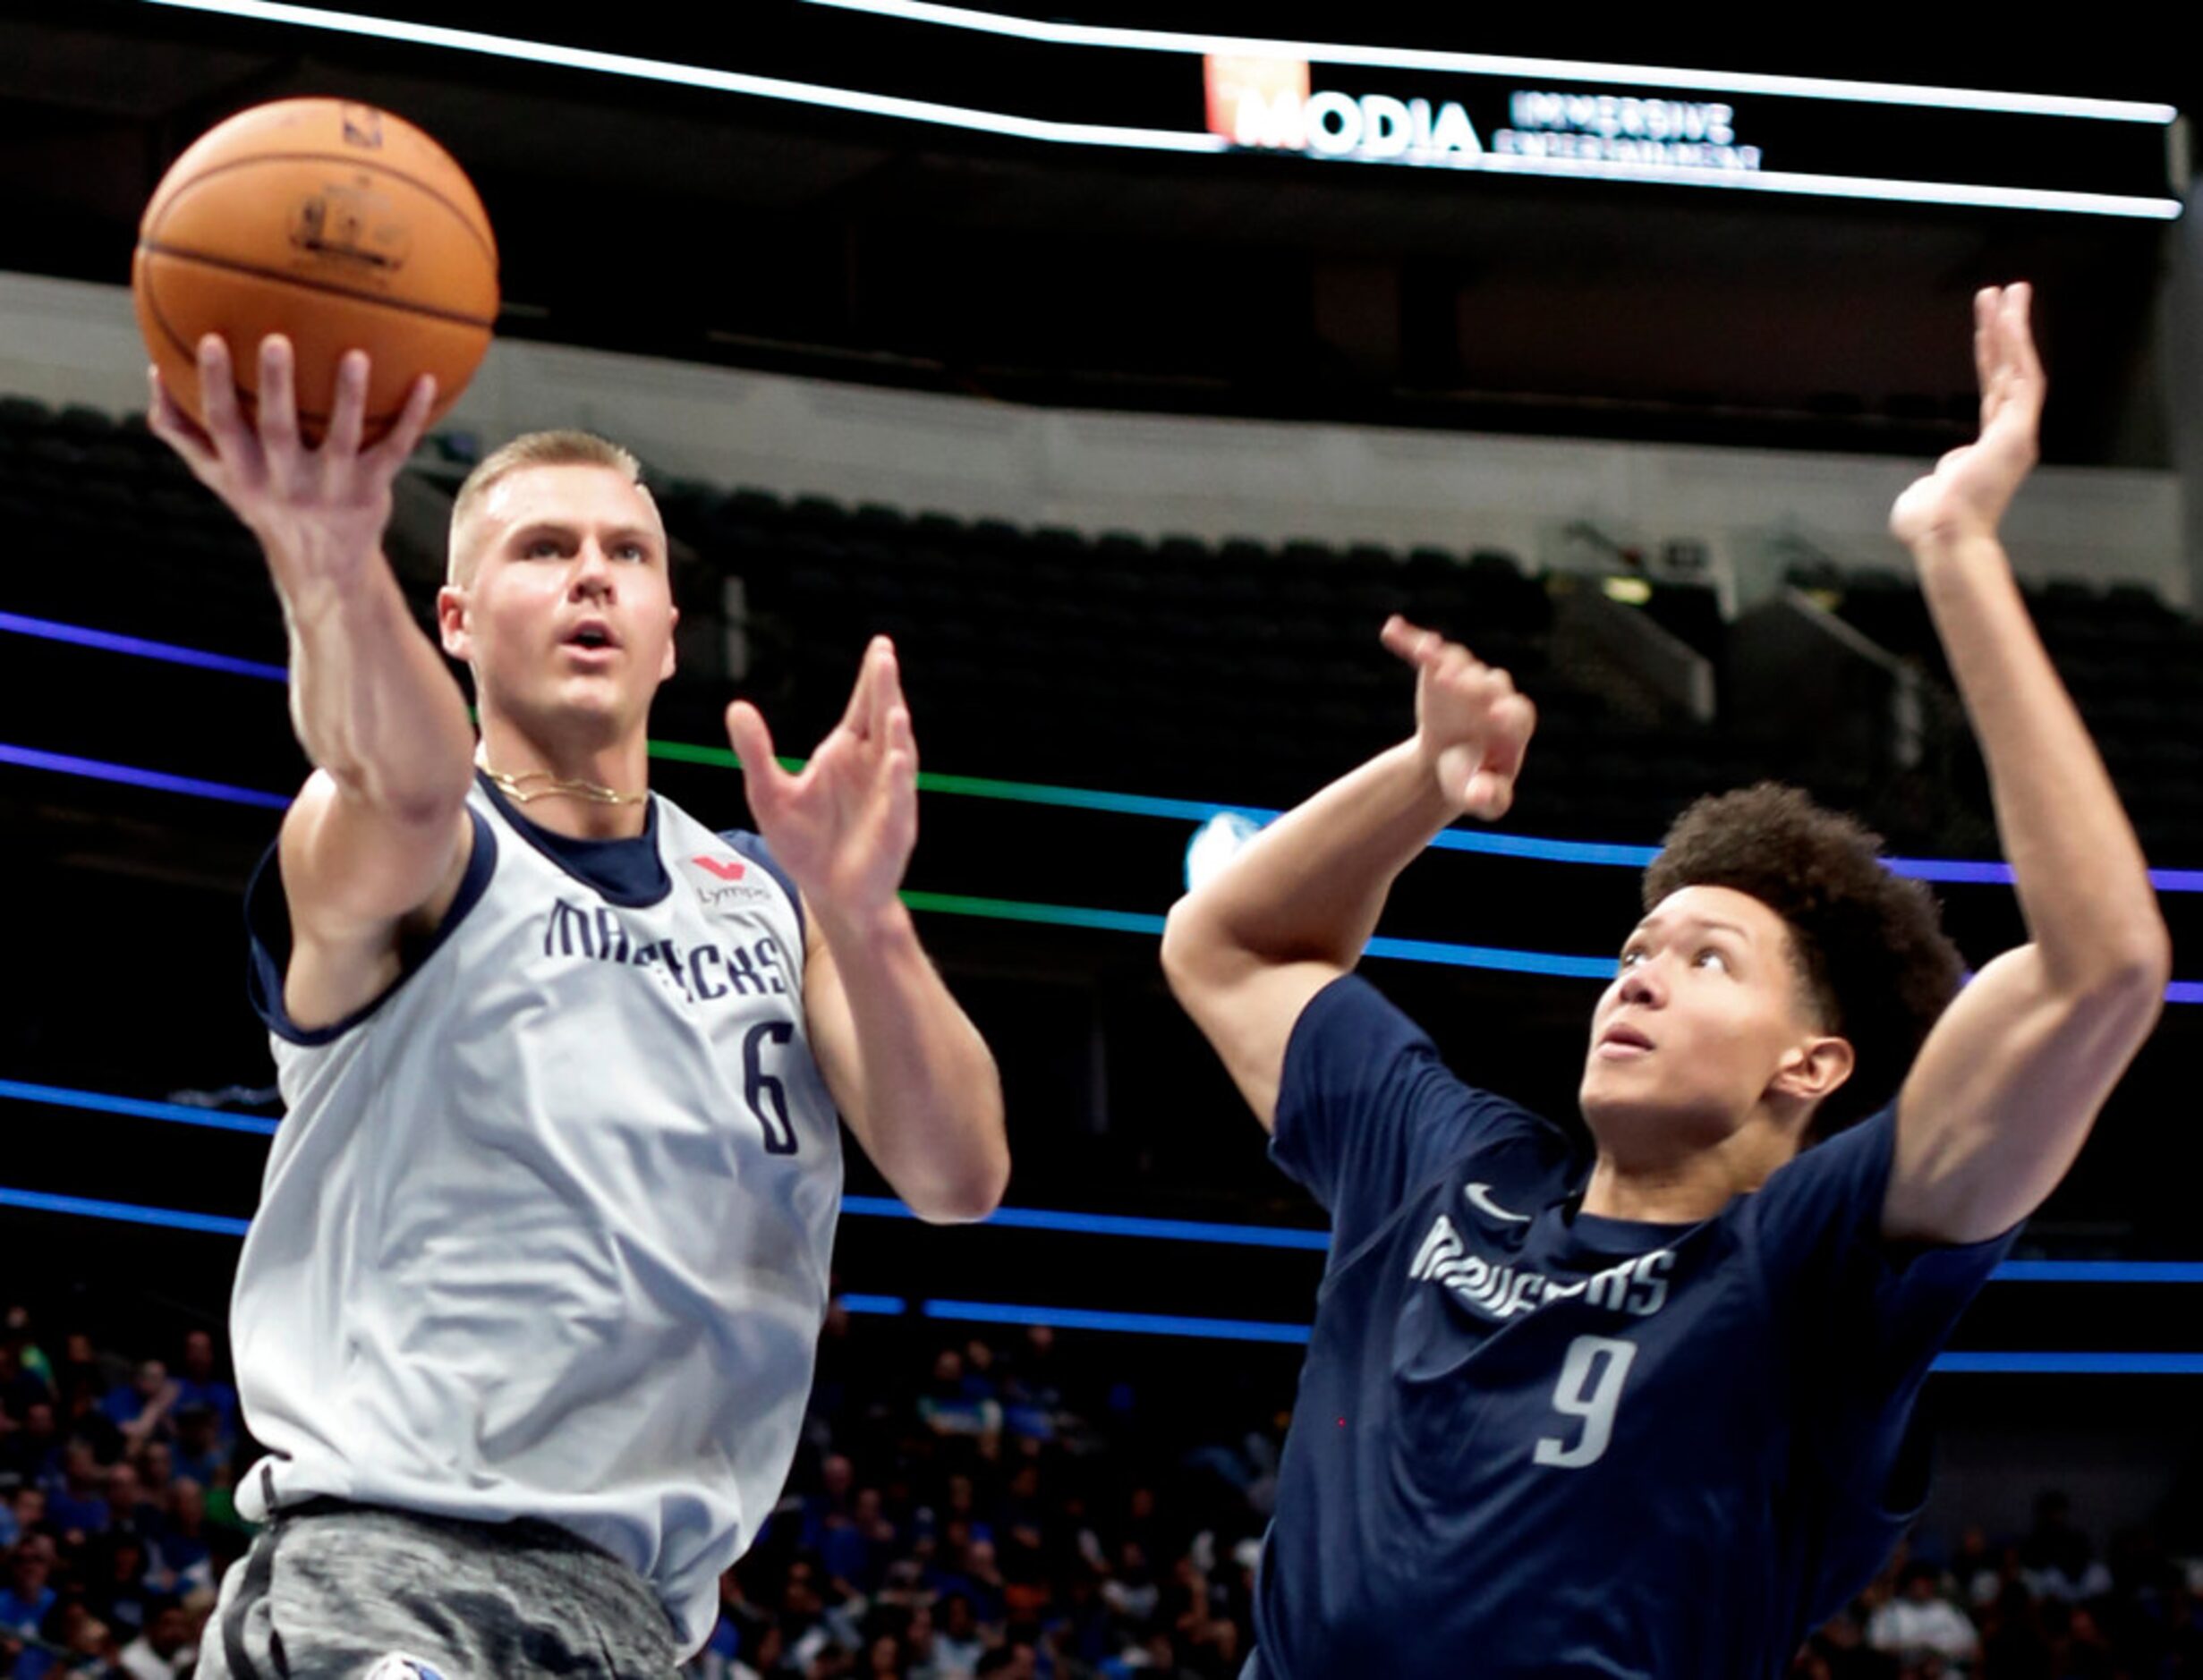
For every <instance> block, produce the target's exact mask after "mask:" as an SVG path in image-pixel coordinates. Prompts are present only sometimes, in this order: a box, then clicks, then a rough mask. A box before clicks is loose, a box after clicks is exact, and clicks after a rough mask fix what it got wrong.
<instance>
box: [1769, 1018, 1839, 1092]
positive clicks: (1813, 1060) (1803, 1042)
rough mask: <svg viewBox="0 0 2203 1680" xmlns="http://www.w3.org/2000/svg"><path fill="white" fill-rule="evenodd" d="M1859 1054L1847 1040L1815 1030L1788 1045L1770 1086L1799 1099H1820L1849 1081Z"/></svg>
mask: <svg viewBox="0 0 2203 1680" xmlns="http://www.w3.org/2000/svg"><path fill="white" fill-rule="evenodd" d="M1858 1066H1859V1054H1858V1052H1857V1051H1855V1050H1853V1049H1852V1048H1851V1042H1850V1039H1840V1038H1838V1037H1836V1036H1835V1035H1834V1034H1833V1033H1818V1034H1816V1035H1815V1036H1814V1037H1812V1038H1809V1039H1800V1040H1799V1042H1798V1043H1797V1044H1795V1045H1793V1046H1791V1047H1790V1050H1789V1051H1788V1052H1786V1053H1785V1054H1784V1056H1783V1057H1782V1065H1781V1066H1780V1067H1778V1068H1776V1069H1775V1073H1774V1078H1773V1081H1772V1082H1770V1088H1771V1089H1772V1090H1775V1091H1778V1092H1780V1093H1781V1094H1782V1095H1783V1096H1785V1097H1788V1098H1790V1099H1793V1100H1796V1101H1799V1102H1808V1103H1812V1102H1819V1101H1820V1100H1821V1099H1824V1098H1825V1097H1827V1096H1828V1095H1830V1094H1831V1093H1832V1092H1833V1091H1834V1090H1837V1089H1838V1088H1839V1087H1840V1086H1842V1085H1843V1084H1844V1083H1845V1082H1847V1081H1849V1080H1850V1077H1851V1074H1852V1073H1853V1072H1855V1071H1856V1070H1857V1068H1858Z"/></svg>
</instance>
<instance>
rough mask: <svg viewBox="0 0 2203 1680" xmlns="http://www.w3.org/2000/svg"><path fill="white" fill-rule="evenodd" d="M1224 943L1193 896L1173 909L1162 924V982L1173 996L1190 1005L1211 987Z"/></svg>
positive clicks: (1179, 901) (1183, 900)
mask: <svg viewBox="0 0 2203 1680" xmlns="http://www.w3.org/2000/svg"><path fill="white" fill-rule="evenodd" d="M1223 950H1224V941H1223V938H1222V937H1221V934H1220V933H1219V931H1218V929H1217V927H1216V923H1215V921H1214V919H1213V918H1212V917H1211V916H1209V915H1207V914H1206V913H1204V910H1203V907H1202V906H1201V904H1199V903H1198V902H1197V900H1196V899H1195V898H1194V897H1192V896H1187V897H1185V898H1181V899H1179V900H1178V903H1177V904H1173V905H1171V906H1170V914H1169V915H1168V916H1166V917H1165V918H1164V919H1163V924H1162V953H1161V955H1162V978H1163V980H1164V982H1165V984H1167V985H1168V986H1169V987H1170V995H1171V996H1172V997H1176V998H1177V999H1178V1002H1180V1003H1181V1004H1190V1003H1191V1001H1192V998H1193V995H1194V994H1195V993H1197V992H1199V991H1200V990H1201V989H1202V988H1204V986H1205V985H1207V984H1208V983H1210V982H1211V981H1212V979H1213V977H1214V975H1215V973H1216V971H1217V969H1218V967H1219V963H1220V959H1221V956H1222V955H1223Z"/></svg>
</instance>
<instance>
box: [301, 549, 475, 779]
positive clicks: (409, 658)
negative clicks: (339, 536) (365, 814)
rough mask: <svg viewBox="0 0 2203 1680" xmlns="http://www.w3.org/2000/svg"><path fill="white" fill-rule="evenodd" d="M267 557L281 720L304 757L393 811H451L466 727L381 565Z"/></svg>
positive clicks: (465, 773) (461, 700)
mask: <svg viewBox="0 0 2203 1680" xmlns="http://www.w3.org/2000/svg"><path fill="white" fill-rule="evenodd" d="M271 565H272V569H274V570H275V571H276V576H277V580H278V585H279V589H280V592H281V594H282V597H283V603H284V616H285V623H286V624H287V626H288V628H289V632H290V641H291V721H292V725H293V727H294V728H295V729H296V731H297V733H298V738H299V741H300V743H301V744H302V746H304V748H305V749H306V753H307V756H308V757H309V758H310V759H312V760H313V762H314V764H315V765H316V766H317V767H318V768H320V769H323V770H326V771H327V772H328V774H329V775H330V776H333V777H334V778H335V779H336V782H337V783H338V785H341V786H342V787H343V788H344V790H345V791H346V792H347V793H351V794H353V796H355V797H358V798H361V799H364V800H366V801H367V802H370V804H372V805H374V806H375V807H376V808H377V809H379V810H384V811H387V812H388V813H390V814H391V815H393V816H396V817H398V818H401V819H404V818H409V817H413V816H419V817H421V818H422V819H433V818H435V817H436V816H438V814H439V813H447V812H448V811H450V810H453V809H455V807H456V806H457V805H458V803H459V802H461V801H463V800H464V798H465V797H466V789H467V784H468V781H469V779H470V778H471V776H472V761H473V751H474V730H473V725H472V723H471V722H470V721H469V720H468V717H467V711H466V700H465V697H464V695H463V694H462V693H461V692H460V691H459V685H458V684H457V683H455V681H453V679H452V675H451V673H450V672H449V671H448V670H447V668H446V667H445V665H444V660H443V656H442V655H441V654H440V653H439V652H438V650H437V649H435V647H433V646H432V645H431V644H430V641H429V640H428V638H427V637H425V636H424V635H422V634H421V630H420V627H419V626H418V625H417V624H414V623H413V615H412V614H411V613H410V612H409V611H408V610H407V608H406V605H405V598H404V595H403V594H402V593H401V592H400V591H399V589H398V586H397V580H396V578H395V577H393V576H392V575H391V573H390V567H389V565H388V564H387V562H386V561H385V560H384V559H383V558H382V556H381V555H380V554H379V553H371V554H370V555H368V556H364V557H362V558H361V559H358V560H356V561H352V562H348V563H347V564H344V565H343V566H342V567H316V568H315V569H314V571H313V572H312V573H311V574H310V575H302V573H303V571H304V569H303V568H302V567H299V566H297V565H296V564H291V563H289V561H288V560H287V559H286V562H285V563H284V564H276V563H274V562H272V561H271ZM286 573H287V574H288V575H286Z"/></svg>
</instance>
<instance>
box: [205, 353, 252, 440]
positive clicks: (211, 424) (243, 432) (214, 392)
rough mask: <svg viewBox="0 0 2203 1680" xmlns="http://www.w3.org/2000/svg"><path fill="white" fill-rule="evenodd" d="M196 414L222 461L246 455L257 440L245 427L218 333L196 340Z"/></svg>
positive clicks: (234, 385)
mask: <svg viewBox="0 0 2203 1680" xmlns="http://www.w3.org/2000/svg"><path fill="white" fill-rule="evenodd" d="M199 417H200V425H201V426H202V427H204V428H205V429H206V433H207V436H208V437H209V438H211V439H212V440H213V443H214V449H215V453H216V454H217V455H220V456H221V457H222V458H223V459H224V460H225V461H235V460H242V459H243V458H245V457H246V456H247V455H248V454H250V453H251V451H252V449H253V447H254V445H255V444H256V442H257V440H256V439H255V438H254V437H252V435H251V432H250V431H249V430H248V429H247V428H246V426H245V421H244V415H243V413H242V411H241V410H240V409H239V407H238V404H237V376H236V373H235V371H234V369H232V368H231V366H230V360H229V345H228V344H227V343H226V342H225V340H224V339H223V337H222V335H220V334H218V333H208V335H206V336H205V337H204V338H201V339H200V341H199Z"/></svg>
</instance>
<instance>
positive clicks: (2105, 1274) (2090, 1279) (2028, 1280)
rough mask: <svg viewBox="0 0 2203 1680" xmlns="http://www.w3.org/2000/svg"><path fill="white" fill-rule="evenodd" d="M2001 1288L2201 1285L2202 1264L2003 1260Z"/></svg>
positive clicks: (1999, 1275)
mask: <svg viewBox="0 0 2203 1680" xmlns="http://www.w3.org/2000/svg"><path fill="white" fill-rule="evenodd" d="M1990 1275H1991V1276H1992V1277H1995V1280H1996V1281H1997V1282H1998V1283H2002V1284H2203V1260H2006V1261H2005V1262H2004V1263H2003V1265H2001V1266H1999V1267H1998V1268H1996V1269H1995V1272H1993V1273H1991V1274H1990Z"/></svg>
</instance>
